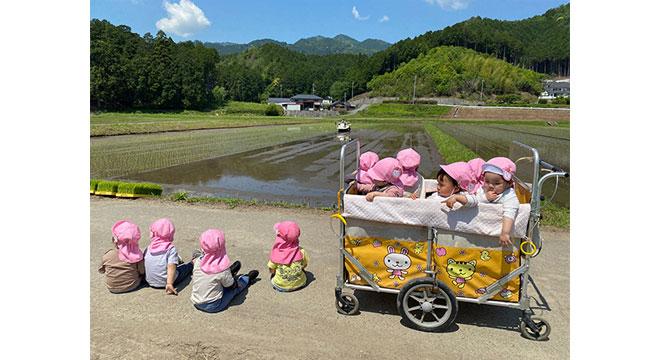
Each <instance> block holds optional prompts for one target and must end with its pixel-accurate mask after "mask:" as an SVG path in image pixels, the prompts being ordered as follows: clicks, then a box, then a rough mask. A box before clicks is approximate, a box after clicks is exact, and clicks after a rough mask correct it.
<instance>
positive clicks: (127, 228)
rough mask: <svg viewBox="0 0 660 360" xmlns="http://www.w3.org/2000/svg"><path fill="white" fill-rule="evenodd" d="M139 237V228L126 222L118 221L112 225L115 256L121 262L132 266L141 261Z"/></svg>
mask: <svg viewBox="0 0 660 360" xmlns="http://www.w3.org/2000/svg"><path fill="white" fill-rule="evenodd" d="M140 237H141V234H140V228H139V227H138V226H137V225H135V224H133V223H132V222H130V221H128V220H119V221H117V222H116V223H115V224H114V225H112V239H113V240H114V242H115V244H117V250H118V251H117V256H118V257H119V259H120V260H121V261H124V262H127V263H131V264H134V263H136V262H139V261H140V260H142V257H143V256H142V250H140V246H139V241H140Z"/></svg>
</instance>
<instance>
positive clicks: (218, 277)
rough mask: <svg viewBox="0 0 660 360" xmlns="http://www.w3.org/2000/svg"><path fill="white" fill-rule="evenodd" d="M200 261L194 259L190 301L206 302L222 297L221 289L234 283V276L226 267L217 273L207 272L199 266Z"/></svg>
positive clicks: (194, 302) (196, 302)
mask: <svg viewBox="0 0 660 360" xmlns="http://www.w3.org/2000/svg"><path fill="white" fill-rule="evenodd" d="M199 264H200V261H199V260H195V268H194V269H193V275H192V293H191V294H190V301H192V302H193V304H206V303H210V302H213V301H216V300H218V299H221V298H222V290H223V289H224V288H226V287H230V286H232V285H234V277H233V276H232V275H231V270H230V269H229V268H227V269H226V270H224V271H221V272H219V273H217V274H207V273H205V272H204V271H202V268H201V267H200V266H199Z"/></svg>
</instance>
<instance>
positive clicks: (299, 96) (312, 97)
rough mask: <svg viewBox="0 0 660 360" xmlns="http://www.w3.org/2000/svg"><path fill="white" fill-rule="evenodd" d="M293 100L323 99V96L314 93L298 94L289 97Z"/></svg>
mask: <svg viewBox="0 0 660 360" xmlns="http://www.w3.org/2000/svg"><path fill="white" fill-rule="evenodd" d="M291 100H293V101H298V100H303V101H304V100H323V98H321V97H318V96H316V95H307V94H298V95H296V96H294V97H292V98H291Z"/></svg>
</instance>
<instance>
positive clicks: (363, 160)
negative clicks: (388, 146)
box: [360, 151, 380, 171]
mask: <svg viewBox="0 0 660 360" xmlns="http://www.w3.org/2000/svg"><path fill="white" fill-rule="evenodd" d="M378 160H380V158H379V157H378V154H376V153H375V152H373V151H367V152H365V153H364V154H362V155H360V170H364V171H367V170H369V169H371V168H372V167H373V166H374V165H376V163H377V162H378Z"/></svg>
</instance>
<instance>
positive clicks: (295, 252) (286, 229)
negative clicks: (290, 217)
mask: <svg viewBox="0 0 660 360" xmlns="http://www.w3.org/2000/svg"><path fill="white" fill-rule="evenodd" d="M273 230H275V243H274V244H273V248H272V249H271V250H270V261H272V262H273V263H275V264H281V265H290V264H291V263H292V262H295V261H300V260H302V259H303V254H302V252H300V243H299V240H298V238H299V237H300V227H298V224H296V223H295V222H293V221H283V222H279V223H277V224H275V225H274V226H273Z"/></svg>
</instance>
